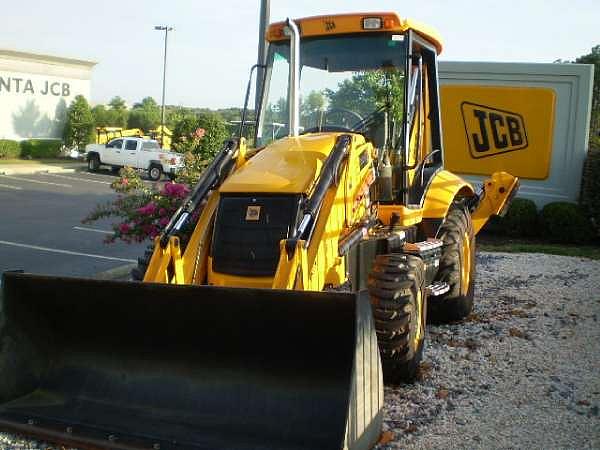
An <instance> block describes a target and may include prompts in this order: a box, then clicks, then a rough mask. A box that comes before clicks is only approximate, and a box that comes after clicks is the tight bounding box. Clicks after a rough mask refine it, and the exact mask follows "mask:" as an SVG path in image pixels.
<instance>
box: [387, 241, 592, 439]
mask: <svg viewBox="0 0 600 450" xmlns="http://www.w3.org/2000/svg"><path fill="white" fill-rule="evenodd" d="M477 262H478V267H477V285H476V299H475V302H476V306H475V310H474V313H473V314H472V315H471V316H470V317H469V318H468V319H467V320H466V321H465V322H462V323H457V324H453V325H444V326H429V327H428V334H427V342H428V347H427V348H426V352H425V356H424V361H423V363H422V365H421V371H420V381H419V382H417V383H415V384H414V385H409V386H400V387H394V388H392V387H389V388H386V390H385V413H386V414H385V429H386V430H387V431H388V432H387V433H386V434H385V435H384V436H385V438H387V439H389V440H390V442H389V443H386V444H385V445H379V446H378V447H377V448H378V449H379V450H391V449H400V448H402V449H433V448H440V449H442V448H443V449H459V448H460V449H462V448H468V449H490V448H506V449H508V448H510V449H512V448H519V449H521V448H531V449H541V448H544V449H557V448H568V449H575V448H577V449H588V448H600V413H599V408H600V323H599V322H598V320H599V318H600V293H599V291H600V261H592V260H588V259H584V258H572V257H564V256H552V255H539V254H505V253H481V254H479V256H478V261H477Z"/></svg>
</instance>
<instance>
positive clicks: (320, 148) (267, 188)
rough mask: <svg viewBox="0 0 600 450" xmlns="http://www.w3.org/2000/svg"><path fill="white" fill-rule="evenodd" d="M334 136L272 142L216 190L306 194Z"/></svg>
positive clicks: (329, 150)
mask: <svg viewBox="0 0 600 450" xmlns="http://www.w3.org/2000/svg"><path fill="white" fill-rule="evenodd" d="M337 137H338V134H332V133H319V134H307V135H303V136H300V137H288V138H284V139H280V140H278V141H275V142H273V143H272V144H270V145H269V146H267V147H266V148H264V149H263V150H261V151H260V152H259V153H258V154H257V155H256V156H254V157H253V158H251V159H250V160H249V161H248V162H247V163H246V164H245V165H243V166H242V167H240V169H239V170H237V171H236V172H235V173H233V174H232V175H231V176H230V177H229V178H228V179H227V180H225V182H224V183H223V185H222V186H221V188H220V189H219V191H220V192H221V193H242V192H243V193H250V192H255V193H267V192H270V193H277V194H307V193H308V192H309V191H310V189H311V187H312V186H313V184H314V182H315V180H316V179H317V178H318V176H319V173H320V172H321V167H322V166H323V163H324V162H325V159H326V158H327V156H328V155H329V153H330V152H331V149H332V148H333V146H334V144H335V141H336V139H337Z"/></svg>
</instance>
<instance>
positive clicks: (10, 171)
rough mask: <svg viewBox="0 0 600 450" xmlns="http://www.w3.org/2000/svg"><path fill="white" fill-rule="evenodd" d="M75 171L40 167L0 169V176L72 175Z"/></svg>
mask: <svg viewBox="0 0 600 450" xmlns="http://www.w3.org/2000/svg"><path fill="white" fill-rule="evenodd" d="M74 172H76V170H75V169H65V168H64V167H56V168H55V167H51V168H49V167H41V168H39V169H23V170H19V169H3V168H0V175H33V174H36V173H74Z"/></svg>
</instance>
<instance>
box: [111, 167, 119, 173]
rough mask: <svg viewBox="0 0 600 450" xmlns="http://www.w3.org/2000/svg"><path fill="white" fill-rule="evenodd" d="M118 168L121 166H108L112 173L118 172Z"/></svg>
mask: <svg viewBox="0 0 600 450" xmlns="http://www.w3.org/2000/svg"><path fill="white" fill-rule="evenodd" d="M119 170H121V166H111V168H110V171H111V172H112V173H119Z"/></svg>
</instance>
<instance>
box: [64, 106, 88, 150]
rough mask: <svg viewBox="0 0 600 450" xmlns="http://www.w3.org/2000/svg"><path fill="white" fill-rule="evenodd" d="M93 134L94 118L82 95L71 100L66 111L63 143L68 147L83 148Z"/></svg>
mask: <svg viewBox="0 0 600 450" xmlns="http://www.w3.org/2000/svg"><path fill="white" fill-rule="evenodd" d="M93 133H94V116H93V115H92V110H91V109H90V105H89V104H88V102H87V100H86V99H85V97H84V96H83V95H78V96H76V97H75V98H74V99H73V102H71V105H70V106H69V109H68V111H67V121H66V124H65V130H64V141H65V144H66V145H67V146H69V147H71V146H76V147H77V148H84V147H85V145H86V144H87V143H89V142H90V141H91V140H92V137H93Z"/></svg>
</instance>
